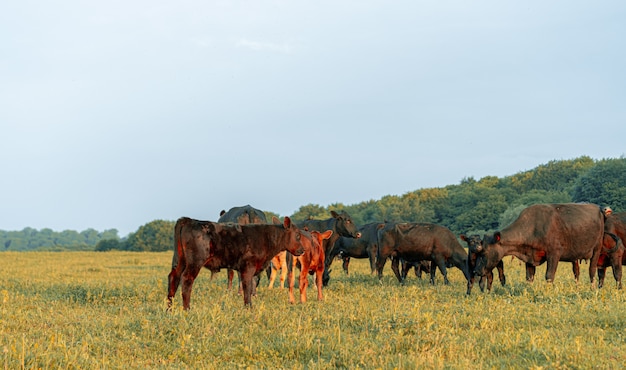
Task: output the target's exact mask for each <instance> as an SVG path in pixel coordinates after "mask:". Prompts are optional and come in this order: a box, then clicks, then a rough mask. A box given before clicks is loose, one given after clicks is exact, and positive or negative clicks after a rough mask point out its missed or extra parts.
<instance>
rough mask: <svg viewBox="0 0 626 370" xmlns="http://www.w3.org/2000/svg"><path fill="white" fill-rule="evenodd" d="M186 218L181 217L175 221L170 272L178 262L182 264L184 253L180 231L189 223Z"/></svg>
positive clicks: (188, 219)
mask: <svg viewBox="0 0 626 370" xmlns="http://www.w3.org/2000/svg"><path fill="white" fill-rule="evenodd" d="M190 220H191V219H190V218H188V217H181V218H179V219H178V221H176V225H175V226H174V257H172V270H173V269H175V268H176V267H177V266H178V264H179V263H180V262H183V263H184V260H185V252H184V251H183V241H182V230H183V227H184V226H185V225H186V224H187V223H188V222H189V221H190Z"/></svg>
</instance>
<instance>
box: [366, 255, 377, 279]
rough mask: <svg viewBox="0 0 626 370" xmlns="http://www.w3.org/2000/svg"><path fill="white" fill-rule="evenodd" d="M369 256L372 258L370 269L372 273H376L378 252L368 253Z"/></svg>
mask: <svg viewBox="0 0 626 370" xmlns="http://www.w3.org/2000/svg"><path fill="white" fill-rule="evenodd" d="M368 257H369V260H370V271H371V274H372V275H374V274H375V273H376V254H374V253H368Z"/></svg>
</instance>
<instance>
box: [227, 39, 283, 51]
mask: <svg viewBox="0 0 626 370" xmlns="http://www.w3.org/2000/svg"><path fill="white" fill-rule="evenodd" d="M237 47H242V48H248V49H250V50H254V51H271V52H276V53H284V54H289V53H291V51H292V49H293V48H292V47H291V46H290V45H288V44H286V43H284V44H275V43H271V42H259V41H252V40H248V39H240V40H239V41H237Z"/></svg>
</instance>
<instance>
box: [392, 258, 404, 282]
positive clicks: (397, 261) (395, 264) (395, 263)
mask: <svg viewBox="0 0 626 370" xmlns="http://www.w3.org/2000/svg"><path fill="white" fill-rule="evenodd" d="M399 265H400V259H399V258H398V257H392V258H391V269H392V270H393V273H394V274H395V275H396V278H398V281H399V282H400V284H404V280H403V279H402V276H401V275H400V269H399V268H398V266H399Z"/></svg>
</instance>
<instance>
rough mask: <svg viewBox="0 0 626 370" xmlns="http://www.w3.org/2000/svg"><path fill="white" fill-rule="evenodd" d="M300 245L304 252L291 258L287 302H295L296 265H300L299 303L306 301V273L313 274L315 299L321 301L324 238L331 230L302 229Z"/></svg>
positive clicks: (327, 237) (326, 238)
mask: <svg viewBox="0 0 626 370" xmlns="http://www.w3.org/2000/svg"><path fill="white" fill-rule="evenodd" d="M302 234H303V238H302V245H303V246H304V253H303V254H302V255H301V256H298V257H295V258H293V261H292V264H291V269H289V303H295V302H296V298H295V296H294V294H293V288H294V284H295V280H296V265H298V267H300V280H299V286H300V303H305V302H306V289H307V287H308V285H309V277H308V274H315V285H316V287H317V300H318V301H321V300H322V299H323V296H322V285H323V284H322V275H323V274H324V246H323V244H324V240H328V239H329V238H330V237H331V235H332V234H333V231H332V230H326V231H325V232H323V233H320V232H319V231H316V230H313V231H311V232H308V231H304V232H303V233H302Z"/></svg>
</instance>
